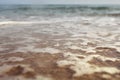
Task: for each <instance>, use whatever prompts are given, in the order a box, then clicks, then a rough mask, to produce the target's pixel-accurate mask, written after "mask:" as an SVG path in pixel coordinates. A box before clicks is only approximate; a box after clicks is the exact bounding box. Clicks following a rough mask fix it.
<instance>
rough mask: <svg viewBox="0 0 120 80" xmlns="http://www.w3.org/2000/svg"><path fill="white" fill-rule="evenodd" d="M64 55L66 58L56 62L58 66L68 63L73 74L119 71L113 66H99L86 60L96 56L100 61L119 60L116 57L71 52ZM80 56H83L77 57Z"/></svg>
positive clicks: (112, 72) (113, 72)
mask: <svg viewBox="0 0 120 80" xmlns="http://www.w3.org/2000/svg"><path fill="white" fill-rule="evenodd" d="M64 56H65V57H66V59H65V60H61V61H58V62H57V64H58V66H59V67H65V66H68V65H69V66H70V69H71V70H73V71H75V74H74V75H73V76H82V75H84V74H92V73H95V72H107V73H109V74H115V73H119V72H120V70H118V69H117V68H114V67H99V66H97V65H92V64H90V63H88V61H91V60H92V59H93V58H98V59H100V60H102V61H106V60H110V61H116V60H119V59H116V58H109V57H105V56H100V55H88V56H85V55H79V54H73V53H64ZM80 56H82V57H84V58H82V59H81V58H79V57H80ZM119 61H120V60H119Z"/></svg>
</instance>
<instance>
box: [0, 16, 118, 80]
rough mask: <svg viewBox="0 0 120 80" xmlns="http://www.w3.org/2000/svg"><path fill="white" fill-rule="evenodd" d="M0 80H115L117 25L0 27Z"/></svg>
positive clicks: (111, 20)
mask: <svg viewBox="0 0 120 80" xmlns="http://www.w3.org/2000/svg"><path fill="white" fill-rule="evenodd" d="M0 80H120V19H119V18H118V17H112V16H110V17H109V16H105V17H101V16H87V17H72V18H71V17H70V18H68V17H65V18H62V19H61V18H60V19H59V18H53V19H51V20H42V21H40V20H39V21H36V20H34V21H21V20H17V21H15V20H8V21H1V22H0Z"/></svg>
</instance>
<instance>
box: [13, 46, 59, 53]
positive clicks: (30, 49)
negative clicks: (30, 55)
mask: <svg viewBox="0 0 120 80" xmlns="http://www.w3.org/2000/svg"><path fill="white" fill-rule="evenodd" d="M13 52H24V53H25V52H35V53H50V54H54V53H60V52H61V51H60V50H58V49H55V48H51V47H46V48H35V47H34V46H26V47H21V48H18V49H16V50H14V51H13Z"/></svg>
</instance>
